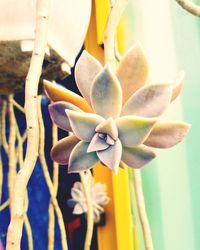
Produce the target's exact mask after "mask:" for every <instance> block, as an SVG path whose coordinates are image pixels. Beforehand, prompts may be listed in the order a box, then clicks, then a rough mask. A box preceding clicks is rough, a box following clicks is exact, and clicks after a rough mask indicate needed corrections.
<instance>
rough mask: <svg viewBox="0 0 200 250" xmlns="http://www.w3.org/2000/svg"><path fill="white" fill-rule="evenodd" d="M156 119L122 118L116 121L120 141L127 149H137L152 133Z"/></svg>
mask: <svg viewBox="0 0 200 250" xmlns="http://www.w3.org/2000/svg"><path fill="white" fill-rule="evenodd" d="M156 121H157V119H155V118H144V117H138V116H122V117H120V118H118V119H116V124H117V128H118V132H119V139H120V140H121V142H122V145H123V146H125V147H135V146H137V145H139V144H141V143H142V142H143V141H144V140H145V139H146V138H147V136H148V135H149V133H150V132H151V130H152V128H153V126H154V124H155V122H156Z"/></svg>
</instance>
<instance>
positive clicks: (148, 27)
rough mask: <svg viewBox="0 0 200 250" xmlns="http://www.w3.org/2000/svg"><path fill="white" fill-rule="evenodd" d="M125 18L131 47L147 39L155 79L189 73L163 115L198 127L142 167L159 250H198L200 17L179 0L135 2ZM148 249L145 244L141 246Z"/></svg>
mask: <svg viewBox="0 0 200 250" xmlns="http://www.w3.org/2000/svg"><path fill="white" fill-rule="evenodd" d="M199 3H200V1H199ZM124 20H125V23H126V27H127V28H126V30H125V31H124V33H125V39H124V40H125V42H126V48H128V47H130V45H131V44H132V43H133V42H135V41H137V40H140V41H141V43H142V45H143V47H144V49H145V52H146V53H147V56H148V58H149V60H150V72H151V73H150V77H149V81H150V82H163V83H165V82H171V81H173V80H174V79H175V77H176V75H177V73H178V72H179V71H180V70H184V71H185V85H184V89H183V92H182V94H181V97H179V98H178V99H177V100H176V101H175V102H174V103H172V104H171V107H170V108H169V110H167V112H166V115H164V116H163V119H168V120H184V121H186V122H188V123H190V124H191V125H192V126H191V129H190V132H189V134H188V135H187V136H186V138H185V140H184V142H183V143H181V144H179V145H177V146H175V147H174V148H172V149H166V150H157V153H158V157H157V159H156V160H154V161H153V162H152V163H151V164H149V165H148V166H147V167H145V168H144V169H143V170H142V178H143V187H144V195H145V201H146V208H147V213H148V217H149V221H150V226H151V229H152V236H153V241H154V246H155V250H198V249H200V237H199V235H200V19H199V18H197V17H195V16H192V15H191V14H189V13H187V12H186V11H184V10H183V9H182V8H181V7H180V6H179V5H178V4H177V3H176V1H173V0H171V1H169V0H162V1H160V0H154V1H149V0H140V1H133V0H130V1H129V6H128V8H127V10H126V13H125V15H124ZM130 178H131V181H132V177H130ZM131 181H130V183H131ZM130 185H132V184H130ZM132 202H133V203H134V200H132ZM133 206H134V204H133ZM137 223H138V219H137V218H136V220H135V224H137ZM143 248H144V246H143V245H142V244H141V243H140V246H139V249H140V250H143Z"/></svg>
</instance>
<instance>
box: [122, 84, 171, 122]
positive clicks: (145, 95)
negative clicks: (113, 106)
mask: <svg viewBox="0 0 200 250" xmlns="http://www.w3.org/2000/svg"><path fill="white" fill-rule="evenodd" d="M171 96H172V85H171V84H152V85H148V86H145V87H143V88H141V89H139V90H138V91H136V92H135V94H133V95H132V96H131V97H130V98H129V100H128V101H127V102H126V103H125V105H124V107H123V110H122V114H121V115H122V116H123V115H138V116H143V117H158V116H160V115H161V114H162V113H163V112H164V111H165V110H166V108H167V106H168V105H169V103H170V100H171Z"/></svg>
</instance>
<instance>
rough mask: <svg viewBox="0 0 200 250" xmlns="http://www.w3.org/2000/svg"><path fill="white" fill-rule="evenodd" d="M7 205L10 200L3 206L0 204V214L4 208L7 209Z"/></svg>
mask: <svg viewBox="0 0 200 250" xmlns="http://www.w3.org/2000/svg"><path fill="white" fill-rule="evenodd" d="M9 204H10V199H8V200H7V201H5V202H4V203H3V204H1V206H0V212H2V211H3V210H4V209H5V208H7V206H9Z"/></svg>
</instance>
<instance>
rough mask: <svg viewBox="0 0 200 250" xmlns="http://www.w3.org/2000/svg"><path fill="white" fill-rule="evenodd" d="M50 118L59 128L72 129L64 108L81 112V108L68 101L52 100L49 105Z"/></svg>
mask: <svg viewBox="0 0 200 250" xmlns="http://www.w3.org/2000/svg"><path fill="white" fill-rule="evenodd" d="M48 108H49V113H50V117H51V120H52V121H53V122H54V123H55V124H56V125H57V126H58V127H59V128H61V129H63V130H67V131H72V129H71V126H70V122H69V119H68V117H67V115H66V113H65V109H70V110H75V111H79V112H82V110H81V109H79V108H78V107H76V106H75V105H73V104H71V103H69V102H61V101H60V102H54V103H51V104H50V105H49V107H48Z"/></svg>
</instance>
